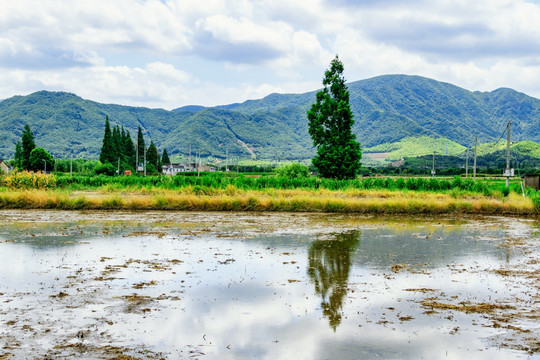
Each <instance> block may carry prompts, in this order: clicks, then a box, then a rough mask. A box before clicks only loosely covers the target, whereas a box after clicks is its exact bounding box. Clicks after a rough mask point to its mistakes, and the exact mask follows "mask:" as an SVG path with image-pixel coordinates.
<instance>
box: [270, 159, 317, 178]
mask: <svg viewBox="0 0 540 360" xmlns="http://www.w3.org/2000/svg"><path fill="white" fill-rule="evenodd" d="M276 173H277V175H278V176H281V177H287V178H306V177H309V176H310V174H309V167H307V166H306V165H304V164H301V163H292V164H287V165H284V166H282V167H279V168H277V169H276Z"/></svg>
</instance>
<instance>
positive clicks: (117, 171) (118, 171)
mask: <svg viewBox="0 0 540 360" xmlns="http://www.w3.org/2000/svg"><path fill="white" fill-rule="evenodd" d="M116 173H117V174H118V175H120V157H118V170H116Z"/></svg>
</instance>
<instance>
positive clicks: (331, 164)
mask: <svg viewBox="0 0 540 360" xmlns="http://www.w3.org/2000/svg"><path fill="white" fill-rule="evenodd" d="M343 70H344V68H343V64H342V63H341V61H340V60H339V58H338V56H337V55H336V57H335V58H334V60H332V62H331V63H330V68H329V69H328V70H326V72H325V74H324V79H323V85H324V88H323V89H322V90H321V91H319V92H318V93H317V100H316V102H315V104H313V105H312V106H311V109H310V110H309V111H308V112H307V117H308V121H309V134H310V135H311V139H312V140H313V144H314V146H315V147H316V148H317V155H315V157H314V158H313V160H312V162H313V165H314V166H315V168H316V169H317V170H318V171H319V174H320V175H321V176H322V177H325V178H335V179H350V178H354V177H356V174H357V172H358V170H359V169H360V159H361V158H362V153H361V151H360V144H359V143H358V142H357V141H356V135H354V134H353V133H352V131H351V128H352V126H353V124H354V119H353V113H352V111H351V107H350V105H349V90H348V89H347V85H345V78H344V77H343Z"/></svg>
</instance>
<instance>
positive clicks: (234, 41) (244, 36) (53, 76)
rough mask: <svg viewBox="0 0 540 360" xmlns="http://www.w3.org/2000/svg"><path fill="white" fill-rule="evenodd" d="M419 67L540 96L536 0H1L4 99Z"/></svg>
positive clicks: (177, 100)
mask: <svg viewBox="0 0 540 360" xmlns="http://www.w3.org/2000/svg"><path fill="white" fill-rule="evenodd" d="M335 54H339V56H340V58H341V59H342V61H343V63H344V65H345V76H346V78H347V79H348V80H349V81H356V80H362V79H366V78H370V77H373V76H378V75H383V74H397V73H399V74H411V75H422V76H426V77H430V78H434V79H436V80H440V81H446V82H450V83H453V84H456V85H458V86H461V87H464V88H466V89H469V90H473V91H475V90H479V91H491V90H494V89H496V88H499V87H511V88H514V89H516V90H518V91H521V92H525V93H527V94H529V95H531V96H535V97H540V81H539V79H540V4H539V2H538V1H525V0H477V1H463V0H407V1H406V0H386V1H369V0H358V1H348V0H334V1H332V0H309V1H308V0H304V1H299V0H254V1H247V0H232V1H227V0H205V1H184V0H162V1H158V0H148V1H144V0H114V1H110V0H87V1H86V0H77V1H72V0H16V1H15V0H13V1H12V0H6V1H2V2H0V98H8V97H11V96H13V95H26V94H29V93H31V92H34V91H38V90H53V91H69V92H73V93H76V94H77V95H80V96H82V97H84V98H87V99H91V100H95V101H99V102H106V103H118V104H124V105H136V106H146V107H162V108H165V109H173V108H177V107H180V106H184V105H191V104H197V105H206V106H212V105H220V104H228V103H233V102H242V101H245V100H247V99H256V98H261V97H264V96H266V95H268V94H270V93H273V92H279V93H301V92H306V91H311V90H315V89H317V88H319V87H321V79H322V76H323V73H324V70H325V69H326V67H327V66H328V64H329V62H330V61H331V59H332V58H333V57H334V56H335Z"/></svg>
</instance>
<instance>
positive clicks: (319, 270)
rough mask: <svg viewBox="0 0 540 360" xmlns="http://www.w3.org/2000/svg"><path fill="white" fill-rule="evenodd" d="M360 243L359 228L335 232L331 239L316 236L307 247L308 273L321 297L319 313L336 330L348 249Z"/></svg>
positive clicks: (346, 280) (344, 292)
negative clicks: (340, 232) (316, 238)
mask: <svg viewBox="0 0 540 360" xmlns="http://www.w3.org/2000/svg"><path fill="white" fill-rule="evenodd" d="M359 244H360V231H349V232H346V233H342V234H337V235H335V239H334V240H317V241H315V242H314V243H313V244H312V245H311V246H310V248H309V255H308V256H309V268H308V274H309V277H310V278H311V280H312V281H313V283H314V284H315V291H316V292H317V294H319V295H320V296H321V298H322V302H321V307H322V309H323V315H324V316H325V317H327V318H328V320H329V322H330V326H331V327H332V328H333V329H334V331H336V328H337V327H338V326H339V324H340V323H341V318H342V311H341V308H342V307H343V301H344V299H345V295H347V287H348V283H349V271H350V268H351V253H352V252H354V251H355V250H356V248H357V247H358V245H359Z"/></svg>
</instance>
